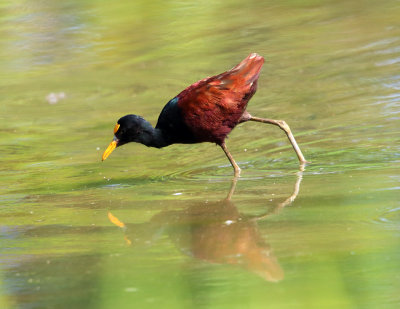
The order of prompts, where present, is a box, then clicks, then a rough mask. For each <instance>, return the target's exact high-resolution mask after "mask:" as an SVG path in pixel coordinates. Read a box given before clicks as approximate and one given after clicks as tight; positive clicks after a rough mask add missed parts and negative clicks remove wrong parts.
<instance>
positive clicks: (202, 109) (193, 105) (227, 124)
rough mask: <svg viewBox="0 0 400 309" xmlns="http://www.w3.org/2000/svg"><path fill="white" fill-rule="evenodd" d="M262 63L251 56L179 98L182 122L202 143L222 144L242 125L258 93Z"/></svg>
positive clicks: (190, 87) (255, 55)
mask: <svg viewBox="0 0 400 309" xmlns="http://www.w3.org/2000/svg"><path fill="white" fill-rule="evenodd" d="M263 63H264V58H263V57H261V56H259V55H258V54H255V53H253V54H250V55H249V56H248V57H247V58H245V59H244V60H243V61H242V62H240V63H239V64H238V65H237V66H235V67H233V68H232V69H231V70H229V71H227V72H224V73H222V74H219V75H216V76H212V77H208V78H205V79H203V80H200V81H198V82H197V83H195V84H193V85H191V86H189V87H188V88H186V89H185V90H183V91H182V92H181V93H180V94H179V95H178V96H177V99H178V102H177V104H178V107H179V109H180V110H181V113H182V117H183V120H184V122H185V124H186V125H187V126H188V128H189V129H190V130H191V131H192V133H193V135H194V136H195V137H196V139H197V140H198V141H199V142H215V143H217V144H221V143H222V142H223V141H224V139H225V137H226V136H227V135H228V134H229V132H230V131H232V129H233V128H234V127H235V126H236V125H237V124H238V123H239V120H240V117H241V116H242V115H243V113H244V111H245V109H246V106H247V102H248V101H249V100H250V99H251V97H252V96H253V95H254V93H255V92H256V90H257V80H258V77H259V75H260V71H261V68H262V65H263Z"/></svg>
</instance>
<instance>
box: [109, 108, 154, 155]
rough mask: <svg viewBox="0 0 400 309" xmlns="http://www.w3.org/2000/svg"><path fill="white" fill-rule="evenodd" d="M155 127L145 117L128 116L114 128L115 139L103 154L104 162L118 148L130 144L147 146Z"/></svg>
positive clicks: (120, 120) (121, 119)
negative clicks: (135, 143)
mask: <svg viewBox="0 0 400 309" xmlns="http://www.w3.org/2000/svg"><path fill="white" fill-rule="evenodd" d="M153 130H154V129H153V127H152V126H151V124H150V123H148V122H147V121H146V120H145V119H144V118H143V117H140V116H137V115H126V116H124V117H122V118H120V119H119V120H118V122H117V124H116V125H115V127H114V139H113V141H112V142H111V144H110V145H109V146H108V147H107V149H106V151H104V153H103V161H104V160H105V159H107V157H108V156H109V155H110V154H111V152H112V151H113V150H114V149H115V148H116V147H118V146H121V145H124V144H126V143H129V142H137V143H142V144H146V142H147V140H149V139H150V138H151V136H152V132H153Z"/></svg>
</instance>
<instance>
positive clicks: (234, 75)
mask: <svg viewBox="0 0 400 309" xmlns="http://www.w3.org/2000/svg"><path fill="white" fill-rule="evenodd" d="M263 63H264V58H263V57H261V56H260V55H258V54H256V53H252V54H250V55H249V56H248V57H247V58H245V59H244V60H243V61H242V62H240V63H239V64H238V65H237V66H235V67H233V68H232V69H231V70H229V71H226V72H224V73H221V74H219V75H215V76H212V77H207V78H205V79H202V80H200V81H198V82H196V83H194V84H193V85H191V86H189V87H187V88H186V89H185V90H183V91H182V92H181V93H179V94H178V95H177V96H176V97H174V98H173V99H172V100H170V101H169V102H168V103H167V104H166V105H165V106H164V108H163V110H162V111H161V114H160V116H159V117H158V121H157V125H156V127H155V128H154V127H153V126H152V125H151V124H150V123H149V122H148V121H146V120H145V119H144V118H143V117H141V116H137V115H126V116H124V117H122V118H120V119H119V120H118V122H117V124H116V125H115V127H114V139H113V141H112V142H111V143H110V145H109V146H108V148H107V149H106V151H105V152H104V153H103V158H102V159H103V161H104V160H105V159H106V158H107V157H108V156H109V155H110V154H111V152H112V151H113V150H114V149H115V148H116V147H118V146H121V145H124V144H126V143H129V142H137V143H141V144H144V145H146V146H148V147H155V148H162V147H166V146H169V145H171V144H177V143H180V144H195V143H202V142H211V143H216V144H217V145H219V146H221V148H222V150H223V151H224V152H225V154H226V156H227V157H228V159H229V161H230V162H231V164H232V166H233V169H234V173H235V176H239V174H240V168H239V166H238V165H237V164H236V162H235V160H234V159H233V157H232V155H231V153H230V152H229V151H228V148H227V147H226V145H225V138H226V136H227V135H228V134H229V133H230V132H231V131H232V130H233V128H234V127H236V125H238V124H239V123H242V122H246V121H257V122H262V123H269V124H273V125H276V126H278V127H279V128H281V129H282V130H283V131H285V133H286V135H287V136H288V138H289V140H290V142H291V144H292V146H293V148H294V150H295V152H296V154H297V157H298V159H299V161H300V162H301V163H305V162H306V160H305V158H304V156H303V154H302V152H301V150H300V148H299V146H298V145H297V142H296V140H295V138H294V136H293V134H292V132H291V130H290V128H289V126H288V125H287V123H286V122H285V121H283V120H273V119H266V118H259V117H254V116H252V115H250V113H248V112H247V111H246V107H247V103H248V102H249V100H250V99H251V97H252V96H253V95H254V93H255V92H256V90H257V80H258V77H259V75H260V71H261V68H262V65H263Z"/></svg>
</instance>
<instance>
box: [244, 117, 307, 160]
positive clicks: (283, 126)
mask: <svg viewBox="0 0 400 309" xmlns="http://www.w3.org/2000/svg"><path fill="white" fill-rule="evenodd" d="M248 120H251V121H257V122H262V123H269V124H273V125H276V126H278V127H279V128H281V129H282V130H283V131H285V133H286V135H287V137H288V138H289V141H290V143H291V144H292V146H293V149H294V151H295V152H296V154H297V157H298V158H299V161H300V163H306V162H307V161H306V159H305V158H304V156H303V154H302V152H301V150H300V147H299V145H297V142H296V140H295V138H294V136H293V134H292V131H291V130H290V128H289V126H288V124H287V123H286V122H285V121H283V120H274V119H267V118H259V117H254V116H251V115H250V114H248V113H246V115H244V117H243V120H242V122H244V121H248Z"/></svg>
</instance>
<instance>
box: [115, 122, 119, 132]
mask: <svg viewBox="0 0 400 309" xmlns="http://www.w3.org/2000/svg"><path fill="white" fill-rule="evenodd" d="M119 127H120V124H119V123H117V124H116V125H115V127H114V134H116V133H117V132H118V129H119Z"/></svg>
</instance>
